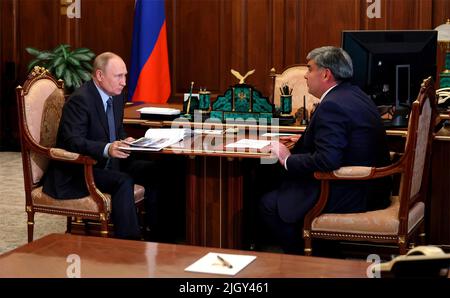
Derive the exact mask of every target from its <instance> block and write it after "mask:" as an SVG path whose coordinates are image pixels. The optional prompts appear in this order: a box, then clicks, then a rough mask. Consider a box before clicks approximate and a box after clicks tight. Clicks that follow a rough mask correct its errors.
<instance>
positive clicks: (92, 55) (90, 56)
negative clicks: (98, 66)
mask: <svg viewBox="0 0 450 298" xmlns="http://www.w3.org/2000/svg"><path fill="white" fill-rule="evenodd" d="M85 55H87V56H88V57H89V58H91V59H92V58H94V57H95V53H94V52H88V53H86V54H85Z"/></svg>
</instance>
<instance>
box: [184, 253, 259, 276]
mask: <svg viewBox="0 0 450 298" xmlns="http://www.w3.org/2000/svg"><path fill="white" fill-rule="evenodd" d="M254 259H256V256H250V255H235V254H225V253H215V252H210V253H208V254H206V255H205V256H203V257H202V258H200V259H199V260H197V261H196V262H195V263H193V264H192V265H190V266H188V267H187V268H186V269H184V271H189V272H199V273H214V274H224V275H235V274H237V273H238V272H239V271H241V270H242V269H243V268H245V267H246V266H247V265H248V264H250V263H251V262H253V260H254Z"/></svg>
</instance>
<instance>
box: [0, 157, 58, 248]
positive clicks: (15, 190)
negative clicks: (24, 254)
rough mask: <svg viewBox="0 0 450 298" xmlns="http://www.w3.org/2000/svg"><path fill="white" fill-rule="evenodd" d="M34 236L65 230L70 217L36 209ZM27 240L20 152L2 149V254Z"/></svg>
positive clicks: (0, 237)
mask: <svg viewBox="0 0 450 298" xmlns="http://www.w3.org/2000/svg"><path fill="white" fill-rule="evenodd" d="M34 220H35V224H34V239H39V238H41V237H43V236H45V235H47V234H51V233H64V232H65V230H66V217H64V216H58V215H50V214H42V213H36V215H35V219H34ZM26 243H27V213H26V212H25V194H24V186H23V172H22V158H21V156H20V152H0V254H2V253H4V252H6V251H9V250H11V249H14V248H16V247H18V246H21V245H23V244H26Z"/></svg>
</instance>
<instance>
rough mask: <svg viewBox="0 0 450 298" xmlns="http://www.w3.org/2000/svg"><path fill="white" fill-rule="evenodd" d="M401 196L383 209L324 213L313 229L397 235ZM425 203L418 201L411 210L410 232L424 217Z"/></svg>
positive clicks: (313, 225) (392, 199) (394, 198)
mask: <svg viewBox="0 0 450 298" xmlns="http://www.w3.org/2000/svg"><path fill="white" fill-rule="evenodd" d="M399 206H400V202H399V198H398V197H397V196H394V197H392V198H391V205H390V206H389V207H388V208H386V209H383V210H375V211H369V212H363V213H346V214H332V213H324V214H322V215H320V216H319V217H317V218H316V219H314V221H313V222H312V226H311V231H314V232H318V231H323V232H336V233H355V234H369V235H396V234H397V233H398V229H399V219H398V211H399ZM424 212H425V205H424V203H422V202H418V203H416V204H415V205H414V207H413V208H412V209H411V210H410V211H409V216H408V232H409V231H411V230H412V229H413V228H414V227H415V226H416V225H417V224H418V223H419V221H420V220H421V219H423V217H424Z"/></svg>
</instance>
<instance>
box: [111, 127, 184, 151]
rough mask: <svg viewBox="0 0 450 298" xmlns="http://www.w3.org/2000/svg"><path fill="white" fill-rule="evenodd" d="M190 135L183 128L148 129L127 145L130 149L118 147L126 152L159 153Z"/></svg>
mask: <svg viewBox="0 0 450 298" xmlns="http://www.w3.org/2000/svg"><path fill="white" fill-rule="evenodd" d="M187 134H190V129H183V128H150V129H148V130H147V132H146V133H145V136H144V137H142V138H140V139H137V140H136V141H134V142H131V143H127V144H128V145H130V147H119V149H122V150H128V151H159V150H161V149H163V148H165V147H168V146H171V145H173V144H176V143H178V142H179V141H181V140H183V139H184V137H185V136H186V135H187Z"/></svg>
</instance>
